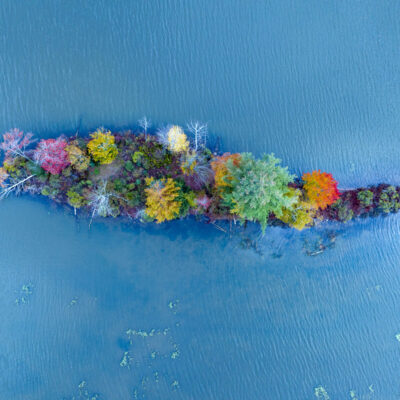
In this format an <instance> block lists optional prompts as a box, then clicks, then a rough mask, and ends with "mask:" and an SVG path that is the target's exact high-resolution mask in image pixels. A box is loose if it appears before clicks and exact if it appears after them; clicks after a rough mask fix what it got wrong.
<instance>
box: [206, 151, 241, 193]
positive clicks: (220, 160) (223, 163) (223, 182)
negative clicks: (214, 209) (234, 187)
mask: <svg viewBox="0 0 400 400" xmlns="http://www.w3.org/2000/svg"><path fill="white" fill-rule="evenodd" d="M240 158H241V156H240V154H239V153H235V154H230V153H225V154H223V155H222V156H218V157H214V158H213V159H212V161H211V168H212V170H213V171H214V181H215V187H216V189H217V190H219V191H221V190H223V188H225V187H227V186H228V187H230V186H231V181H232V176H231V175H230V174H229V171H228V166H227V162H228V160H231V161H232V163H233V165H234V166H236V167H238V166H239V164H240Z"/></svg>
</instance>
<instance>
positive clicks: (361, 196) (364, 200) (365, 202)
mask: <svg viewBox="0 0 400 400" xmlns="http://www.w3.org/2000/svg"><path fill="white" fill-rule="evenodd" d="M357 199H358V201H359V202H360V205H361V206H363V207H369V206H371V205H372V201H373V199H374V193H373V192H371V191H370V190H360V191H359V192H358V193H357Z"/></svg>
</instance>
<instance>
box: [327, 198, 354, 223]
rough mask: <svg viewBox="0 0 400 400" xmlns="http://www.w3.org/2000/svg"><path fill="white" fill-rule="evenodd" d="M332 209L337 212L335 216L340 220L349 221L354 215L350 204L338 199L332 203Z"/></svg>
mask: <svg viewBox="0 0 400 400" xmlns="http://www.w3.org/2000/svg"><path fill="white" fill-rule="evenodd" d="M332 209H333V210H334V211H336V212H337V218H338V220H339V221H341V222H347V221H350V220H351V219H352V218H353V217H354V211H353V210H352V209H351V205H350V204H347V203H346V202H344V201H343V199H338V200H337V201H336V202H335V203H334V204H332Z"/></svg>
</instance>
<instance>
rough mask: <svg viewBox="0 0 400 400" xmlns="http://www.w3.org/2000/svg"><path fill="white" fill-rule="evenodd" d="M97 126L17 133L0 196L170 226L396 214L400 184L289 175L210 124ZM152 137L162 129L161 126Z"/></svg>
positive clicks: (0, 175)
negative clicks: (76, 131)
mask: <svg viewBox="0 0 400 400" xmlns="http://www.w3.org/2000/svg"><path fill="white" fill-rule="evenodd" d="M140 126H141V128H142V129H141V130H136V131H132V130H127V131H123V132H111V131H109V130H106V129H104V128H98V129H97V130H95V131H94V132H93V133H91V134H90V136H89V137H79V136H78V135H74V136H71V137H66V136H64V135H61V136H59V137H57V138H54V139H46V140H45V139H42V140H40V141H39V142H37V143H36V141H35V140H34V138H33V134H32V133H24V132H22V131H20V130H18V129H12V130H10V131H9V132H6V133H5V134H3V140H2V142H1V143H0V150H2V152H3V156H4V157H3V163H2V166H1V167H0V199H4V198H5V197H7V196H8V195H9V194H10V193H16V194H18V193H22V192H25V193H29V194H31V195H42V196H47V197H49V198H50V199H52V200H54V201H56V202H58V203H61V204H65V205H66V206H68V207H72V208H73V210H74V212H75V214H76V213H77V210H79V211H80V212H81V213H83V214H86V215H88V216H90V217H91V218H94V217H117V216H125V217H129V218H131V219H136V220H139V221H141V222H151V221H154V222H156V223H162V222H164V221H170V220H173V219H177V218H184V217H186V216H188V215H193V216H195V217H196V218H198V219H200V220H203V221H206V222H214V221H216V220H221V219H222V220H223V219H226V220H231V221H232V220H233V221H235V222H236V221H239V222H241V223H245V222H247V221H253V222H257V223H259V224H260V225H261V227H262V229H263V231H265V228H266V226H267V225H271V224H272V225H282V226H290V227H293V228H295V229H298V230H302V229H304V228H306V227H309V226H312V225H314V224H316V223H318V221H323V220H337V221H341V222H347V221H349V220H351V219H353V218H356V217H360V216H361V217H365V216H374V215H378V214H388V213H392V212H397V211H398V210H399V209H400V188H398V187H395V186H391V185H388V184H380V185H378V186H371V187H369V188H356V189H351V190H343V191H339V189H338V183H337V182H336V180H335V179H334V178H333V176H332V174H330V173H327V172H321V171H320V170H318V171H311V172H306V173H304V174H303V175H302V177H301V178H299V177H296V176H295V175H293V174H291V173H290V172H289V170H288V168H287V167H285V166H282V165H281V160H279V159H278V158H276V157H275V156H274V155H273V154H267V155H264V156H263V157H261V158H260V159H257V158H255V157H254V156H253V155H252V154H250V153H234V154H230V153H224V154H220V153H217V152H213V151H211V150H210V149H209V148H207V135H208V130H207V125H206V124H200V123H199V122H195V123H193V122H192V123H190V124H189V125H188V126H187V128H186V130H185V129H183V128H182V127H179V126H177V125H168V126H166V127H164V128H162V129H159V130H158V131H157V132H155V134H151V133H150V132H149V129H150V121H149V120H147V118H144V119H142V120H141V121H140ZM153 133H154V132H153Z"/></svg>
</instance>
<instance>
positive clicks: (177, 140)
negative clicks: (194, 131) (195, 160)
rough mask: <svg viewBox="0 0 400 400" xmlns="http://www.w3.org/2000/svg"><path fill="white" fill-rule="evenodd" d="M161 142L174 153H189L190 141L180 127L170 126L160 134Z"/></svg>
mask: <svg viewBox="0 0 400 400" xmlns="http://www.w3.org/2000/svg"><path fill="white" fill-rule="evenodd" d="M158 137H159V140H160V142H161V143H162V144H163V145H164V146H165V147H167V148H168V150H170V151H172V152H173V153H182V152H185V151H188V149H189V141H188V139H187V136H186V135H185V132H183V129H182V128H181V127H180V126H178V125H172V126H168V127H167V128H166V129H162V130H161V131H159V132H158Z"/></svg>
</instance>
